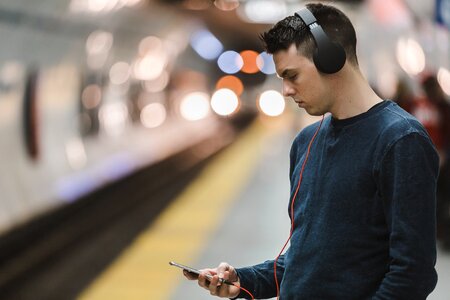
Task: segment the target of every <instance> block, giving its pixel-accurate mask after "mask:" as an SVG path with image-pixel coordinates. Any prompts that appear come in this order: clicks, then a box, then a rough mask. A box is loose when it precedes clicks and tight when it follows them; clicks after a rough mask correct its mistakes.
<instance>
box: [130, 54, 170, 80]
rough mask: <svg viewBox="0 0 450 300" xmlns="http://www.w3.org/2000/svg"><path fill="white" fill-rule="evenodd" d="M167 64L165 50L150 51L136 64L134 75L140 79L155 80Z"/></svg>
mask: <svg viewBox="0 0 450 300" xmlns="http://www.w3.org/2000/svg"><path fill="white" fill-rule="evenodd" d="M166 65H167V55H165V54H164V52H152V53H148V54H147V55H146V56H144V57H143V58H140V59H138V60H137V61H136V63H135V64H134V68H133V71H134V76H135V77H136V78H137V79H139V80H154V79H156V78H158V77H159V76H161V74H162V73H163V71H164V68H165V67H166Z"/></svg>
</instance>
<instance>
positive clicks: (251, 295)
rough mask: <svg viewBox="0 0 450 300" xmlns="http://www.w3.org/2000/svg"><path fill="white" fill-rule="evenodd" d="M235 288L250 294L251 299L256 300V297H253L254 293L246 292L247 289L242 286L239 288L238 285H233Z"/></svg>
mask: <svg viewBox="0 0 450 300" xmlns="http://www.w3.org/2000/svg"><path fill="white" fill-rule="evenodd" d="M233 285H234V286H235V287H238V288H240V289H241V290H243V291H244V292H246V293H247V294H249V295H250V297H252V300H254V299H255V297H254V296H253V294H252V293H250V292H249V291H248V290H246V289H245V288H243V287H242V286H238V285H237V284H233Z"/></svg>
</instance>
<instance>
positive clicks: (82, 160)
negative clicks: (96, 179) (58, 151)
mask: <svg viewBox="0 0 450 300" xmlns="http://www.w3.org/2000/svg"><path fill="white" fill-rule="evenodd" d="M65 148H66V156H67V161H68V163H69V165H70V167H71V168H72V169H74V170H80V169H82V168H83V167H84V166H86V162H87V156H86V150H85V147H84V144H83V141H82V140H81V139H80V138H79V137H74V138H72V139H70V140H69V141H68V142H67V143H66V147H65Z"/></svg>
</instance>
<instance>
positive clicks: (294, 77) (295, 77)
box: [288, 74, 297, 81]
mask: <svg viewBox="0 0 450 300" xmlns="http://www.w3.org/2000/svg"><path fill="white" fill-rule="evenodd" d="M288 79H289V80H291V81H293V80H295V79H297V74H295V75H291V76H289V77H288Z"/></svg>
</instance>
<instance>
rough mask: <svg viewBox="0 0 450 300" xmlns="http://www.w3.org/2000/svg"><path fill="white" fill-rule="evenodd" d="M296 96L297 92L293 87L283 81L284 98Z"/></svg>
mask: <svg viewBox="0 0 450 300" xmlns="http://www.w3.org/2000/svg"><path fill="white" fill-rule="evenodd" d="M293 95H295V90H294V89H293V88H292V86H291V85H290V84H289V83H287V82H286V81H285V80H283V96H284V97H291V96H293Z"/></svg>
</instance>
